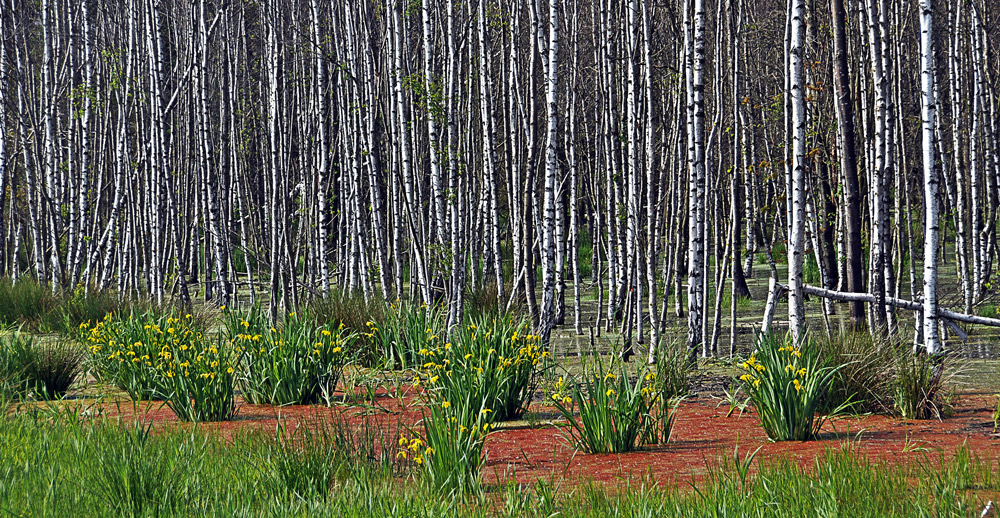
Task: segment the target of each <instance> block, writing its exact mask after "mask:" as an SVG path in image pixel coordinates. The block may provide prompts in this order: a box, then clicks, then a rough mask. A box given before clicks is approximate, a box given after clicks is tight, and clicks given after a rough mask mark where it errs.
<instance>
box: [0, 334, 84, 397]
mask: <svg viewBox="0 0 1000 518" xmlns="http://www.w3.org/2000/svg"><path fill="white" fill-rule="evenodd" d="M84 356H85V353H84V351H83V349H82V348H80V347H79V346H78V345H76V344H71V343H65V342H48V343H44V342H39V341H37V340H35V339H34V338H33V337H31V336H30V335H27V334H22V333H21V332H20V331H17V332H14V333H12V334H9V335H6V336H3V337H0V392H3V391H6V392H9V395H11V396H15V397H19V398H26V397H35V398H38V399H54V398H59V397H62V396H63V395H64V394H65V393H66V391H67V390H69V387H70V385H72V384H73V381H74V380H76V377H77V375H78V374H79V373H80V365H81V363H82V362H83V357H84Z"/></svg>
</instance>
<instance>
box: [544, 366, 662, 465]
mask: <svg viewBox="0 0 1000 518" xmlns="http://www.w3.org/2000/svg"><path fill="white" fill-rule="evenodd" d="M662 387H663V386H660V387H659V388H660V389H661V390H662ZM664 395H665V394H664V393H663V392H658V391H657V385H656V383H655V377H654V376H653V373H650V372H647V371H646V367H645V366H642V365H640V366H637V367H636V371H635V372H629V370H628V368H627V367H626V366H625V364H624V363H623V362H612V363H611V364H609V365H608V366H607V367H605V365H604V363H603V362H601V360H600V359H599V358H598V359H597V360H596V361H595V362H594V363H593V364H592V365H584V374H583V380H582V382H580V383H570V384H567V383H566V382H565V381H564V379H563V378H562V377H560V378H559V381H558V382H557V383H556V385H555V393H554V394H552V396H551V399H552V402H553V404H554V406H555V407H556V409H557V410H558V411H559V413H560V414H562V416H563V417H564V418H566V420H567V421H568V422H569V424H568V427H567V429H568V432H567V435H568V438H569V440H570V442H572V443H573V444H575V445H576V447H578V448H580V449H581V450H582V451H584V452H586V453H620V452H626V451H632V450H634V449H635V448H637V447H638V446H640V445H641V444H650V443H662V442H667V441H668V440H669V439H670V433H671V431H672V429H673V422H674V411H675V410H676V407H677V399H672V398H666V397H663V396H664ZM577 408H579V413H580V420H579V421H577V420H576V418H575V413H576V410H577Z"/></svg>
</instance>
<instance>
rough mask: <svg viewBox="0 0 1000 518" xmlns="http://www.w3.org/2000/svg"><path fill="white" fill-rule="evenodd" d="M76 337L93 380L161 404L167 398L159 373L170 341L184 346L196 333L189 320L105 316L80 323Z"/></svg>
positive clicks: (153, 314)
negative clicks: (86, 354) (86, 353)
mask: <svg viewBox="0 0 1000 518" xmlns="http://www.w3.org/2000/svg"><path fill="white" fill-rule="evenodd" d="M175 320H176V321H177V323H176V325H175ZM79 333H80V340H81V341H83V342H84V343H85V344H86V345H87V348H88V350H89V351H90V364H91V366H92V367H93V369H94V371H95V374H96V375H97V377H98V378H99V379H102V380H104V381H106V382H108V383H111V384H112V385H115V386H117V387H118V388H119V389H121V390H123V391H124V392H125V393H126V394H128V396H129V398H131V399H132V400H133V401H139V400H149V399H157V400H162V399H165V398H166V397H167V395H169V393H170V387H168V386H167V381H168V380H167V378H166V377H165V376H164V375H163V372H164V368H165V367H166V366H167V364H168V363H169V362H170V357H171V354H172V353H171V348H172V346H173V345H174V341H175V340H176V341H177V342H178V343H180V342H182V341H183V342H185V343H187V342H188V341H190V340H191V339H193V338H194V337H195V335H196V334H198V333H200V331H199V330H197V329H194V328H193V325H192V321H191V317H190V316H185V317H182V318H174V317H172V316H168V315H162V314H159V313H156V312H144V313H134V314H129V315H123V316H119V315H110V314H109V315H106V316H105V317H104V319H102V320H99V321H96V322H91V321H87V322H83V323H82V324H80V325H79Z"/></svg>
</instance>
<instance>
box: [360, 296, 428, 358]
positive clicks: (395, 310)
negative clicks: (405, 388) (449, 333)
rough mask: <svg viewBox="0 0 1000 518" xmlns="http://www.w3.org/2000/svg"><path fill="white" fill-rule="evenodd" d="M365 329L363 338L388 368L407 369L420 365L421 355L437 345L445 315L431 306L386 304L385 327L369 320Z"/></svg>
mask: <svg viewBox="0 0 1000 518" xmlns="http://www.w3.org/2000/svg"><path fill="white" fill-rule="evenodd" d="M365 326H366V328H367V330H366V331H365V332H363V333H362V335H363V338H365V339H369V340H375V341H376V342H377V343H378V344H379V347H380V348H381V351H382V354H383V357H384V359H385V362H386V364H387V366H389V367H391V368H395V367H399V368H401V369H408V368H413V367H415V366H419V365H420V361H421V359H422V357H421V355H420V351H422V350H428V349H430V348H433V347H434V346H435V343H436V342H437V341H439V337H438V336H437V332H439V331H440V330H441V329H443V328H444V315H443V313H442V311H441V310H440V308H437V307H434V306H426V305H423V304H420V305H417V304H411V303H407V302H401V301H396V302H395V303H393V304H389V308H388V309H387V310H386V313H385V321H384V323H381V324H380V323H378V322H376V321H374V320H368V321H367V322H365Z"/></svg>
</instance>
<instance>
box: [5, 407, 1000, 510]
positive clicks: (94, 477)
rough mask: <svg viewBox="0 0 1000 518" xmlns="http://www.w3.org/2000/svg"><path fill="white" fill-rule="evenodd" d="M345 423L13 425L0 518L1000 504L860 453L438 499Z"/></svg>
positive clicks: (976, 482)
mask: <svg viewBox="0 0 1000 518" xmlns="http://www.w3.org/2000/svg"><path fill="white" fill-rule="evenodd" d="M332 423H333V424H327V425H323V426H312V427H308V428H307V427H300V428H294V427H279V429H278V430H277V431H276V432H274V433H263V432H243V433H237V434H236V435H235V436H234V437H232V438H229V439H225V440H224V439H222V438H220V437H219V436H218V435H217V434H215V433H211V432H209V431H207V430H206V429H203V428H198V427H191V428H184V429H164V428H159V427H154V428H150V427H149V426H143V425H136V424H132V423H128V422H120V421H115V420H112V419H101V418H86V417H83V416H82V414H79V413H71V412H66V411H55V410H43V411H40V412H35V413H33V414H26V413H22V414H16V415H8V416H6V417H3V418H2V422H0V515H10V516H38V517H43V516H115V517H117V516H127V517H139V516H159V517H170V516H226V517H230V516H238V517H244V516H246V517H251V516H261V517H265V516H267V517H270V516H321V517H322V516H347V517H354V516H359V517H360V516H470V517H471V516H539V517H542V516H545V517H548V516H583V517H590V516H593V517H598V516H600V517H604V516H637V517H638V516H658V517H659V516H685V517H686V516H691V517H694V516H761V517H769V516H774V517H783V516H789V517H791V516H796V517H798V516H852V517H853V516H873V517H874V516H879V517H887V516H889V517H891V516H970V515H972V514H976V515H978V512H979V511H980V510H981V509H982V508H983V507H984V506H985V505H986V504H985V502H986V501H987V500H990V499H992V500H997V497H998V494H1000V478H998V475H997V468H998V465H997V461H996V460H995V459H992V460H984V459H980V458H979V457H977V456H976V455H975V453H974V452H972V451H970V450H968V449H966V448H962V449H960V450H959V451H958V452H957V453H956V454H955V455H953V456H948V457H946V456H944V455H942V454H939V453H934V452H928V453H925V454H922V455H920V456H918V455H914V456H913V457H912V460H911V461H910V462H908V463H906V464H902V465H889V464H886V463H885V462H884V461H880V460H868V459H867V457H865V456H864V455H862V454H860V453H859V452H856V451H855V450H854V447H853V446H852V445H851V444H848V445H846V446H843V447H841V448H839V449H834V450H828V451H827V452H825V453H824V454H822V455H821V456H820V457H819V458H818V459H817V460H816V461H815V462H814V463H813V464H812V465H810V466H807V467H802V466H800V465H799V464H797V463H795V462H792V461H788V460H782V459H768V460H764V459H762V458H760V457H755V452H754V453H748V452H740V451H739V449H737V450H736V451H735V452H720V454H719V455H718V457H717V459H715V460H712V459H709V460H708V461H706V464H707V466H708V472H707V475H706V476H705V477H704V478H702V479H701V480H699V481H697V482H691V483H689V482H686V481H674V480H657V479H655V478H653V477H652V476H651V475H647V476H645V477H639V478H633V479H629V480H622V479H617V478H616V479H614V480H613V481H611V482H610V483H596V482H588V481H586V480H564V479H561V478H559V473H561V472H562V471H561V469H560V468H557V469H556V470H555V471H554V473H553V475H552V476H551V477H549V478H543V479H542V480H541V481H538V482H535V483H533V484H531V485H527V486H524V485H519V484H516V483H514V482H501V483H499V484H497V483H493V484H484V485H483V486H482V489H481V490H479V491H477V492H473V493H469V494H460V493H458V492H440V491H435V490H434V489H433V487H434V486H433V484H431V483H429V482H428V481H427V480H426V479H424V478H422V477H423V475H422V473H423V472H422V471H421V470H419V469H412V468H411V469H407V468H405V467H404V466H403V464H404V463H402V462H401V461H399V460H397V459H396V456H395V453H396V451H397V449H398V447H397V446H396V442H395V441H396V439H397V438H398V433H399V428H398V427H397V429H396V430H395V431H393V430H392V429H391V425H390V427H389V428H390V429H389V430H386V427H380V428H379V427H374V426H370V425H365V424H360V425H358V424H355V425H353V426H348V425H347V424H346V421H342V420H337V419H334V420H333V421H332ZM338 423H339V424H338ZM664 455H670V454H669V453H664ZM509 475H514V473H509ZM507 479H508V480H512V478H511V477H507Z"/></svg>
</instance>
